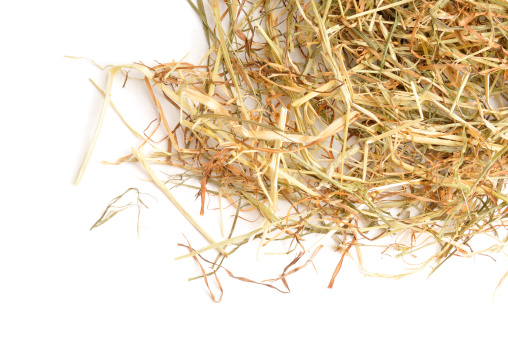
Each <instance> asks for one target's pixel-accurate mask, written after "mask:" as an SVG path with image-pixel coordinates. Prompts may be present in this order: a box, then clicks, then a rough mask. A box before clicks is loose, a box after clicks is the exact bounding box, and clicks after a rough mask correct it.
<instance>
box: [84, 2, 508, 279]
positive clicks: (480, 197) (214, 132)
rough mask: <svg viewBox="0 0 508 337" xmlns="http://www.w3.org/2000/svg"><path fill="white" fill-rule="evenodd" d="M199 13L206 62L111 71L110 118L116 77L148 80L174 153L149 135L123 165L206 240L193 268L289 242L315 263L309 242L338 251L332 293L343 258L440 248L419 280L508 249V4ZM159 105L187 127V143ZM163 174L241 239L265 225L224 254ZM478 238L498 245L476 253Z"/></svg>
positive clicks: (293, 5)
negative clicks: (252, 213) (161, 168)
mask: <svg viewBox="0 0 508 337" xmlns="http://www.w3.org/2000/svg"><path fill="white" fill-rule="evenodd" d="M189 2H190V1H189ZM190 5H192V6H193V7H194V9H195V10H196V13H197V14H198V15H199V16H200V17H201V18H202V21H203V27H204V30H205V33H206V36H207V38H208V40H209V44H210V50H209V53H208V54H207V55H205V56H204V58H203V62H202V63H201V64H199V65H192V64H188V63H185V62H183V61H181V62H171V63H164V64H159V65H157V66H154V67H149V66H146V65H143V64H128V65H120V66H117V67H113V68H111V69H110V70H109V73H110V77H109V82H108V87H107V88H106V90H105V95H106V99H105V103H104V107H103V111H102V116H103V115H104V114H105V112H106V110H107V108H108V106H109V105H110V103H111V100H110V96H111V88H112V83H113V77H114V75H115V74H116V73H118V72H119V71H121V70H124V69H132V70H136V71H137V72H139V73H141V74H142V75H143V76H144V78H145V82H146V86H147V89H148V92H149V93H150V94H151V96H152V98H153V101H154V103H155V106H156V107H157V109H158V112H159V118H158V128H159V131H160V130H165V133H166V135H167V139H168V142H167V147H163V148H162V146H161V144H160V143H156V142H154V141H153V140H152V139H151V138H150V136H149V135H142V134H139V133H136V135H137V136H139V137H140V138H141V139H142V146H139V147H137V148H136V149H133V154H132V155H131V156H128V157H125V158H122V159H121V161H138V162H139V163H140V164H141V165H142V166H143V167H144V168H145V169H146V171H147V173H148V174H149V175H150V176H151V178H152V179H153V180H154V182H155V183H156V184H157V185H158V186H159V187H160V188H161V189H162V190H163V191H164V193H165V194H166V195H167V196H168V197H169V198H170V199H171V200H172V201H173V202H174V203H175V205H177V207H178V208H179V209H180V211H181V212H182V213H183V214H184V215H185V216H186V217H187V219H188V220H189V221H190V222H191V223H192V224H193V225H194V226H195V227H196V228H197V229H198V230H199V231H200V232H201V233H202V234H203V235H204V236H205V237H206V238H207V239H208V241H209V242H210V245H209V246H207V247H203V248H201V249H198V250H196V251H194V250H192V249H191V252H190V253H189V254H188V255H186V257H190V256H194V257H196V256H197V254H200V253H202V252H204V251H207V250H211V249H217V250H218V251H219V252H220V254H221V256H222V257H224V256H226V255H228V254H231V253H232V252H234V251H235V250H236V249H238V247H240V246H241V245H242V244H244V243H246V242H248V240H250V239H252V238H253V237H254V238H255V239H256V240H259V245H260V247H263V246H266V245H268V244H269V243H270V242H272V241H273V240H280V239H287V240H288V243H289V242H291V243H292V244H293V243H294V244H296V245H301V247H302V251H305V248H304V247H305V246H304V245H303V243H304V241H305V236H306V235H308V234H313V235H317V236H319V237H321V238H329V237H332V238H335V239H336V240H337V242H339V243H340V245H341V247H342V250H341V253H342V259H341V260H340V263H339V265H338V266H337V267H336V269H335V273H333V277H332V280H331V282H330V287H331V286H332V285H333V281H334V278H335V276H336V275H337V273H338V271H339V269H340V265H341V264H342V260H343V259H344V257H345V256H349V257H351V258H353V259H354V260H355V261H356V262H357V263H358V264H359V265H360V266H361V265H362V262H363V261H362V257H361V251H360V247H361V246H363V245H367V244H369V243H370V242H371V241H374V240H376V242H380V241H379V240H380V239H382V238H388V237H390V238H391V243H390V244H389V245H388V247H389V248H395V249H396V250H397V251H398V254H399V255H407V254H413V253H414V252H416V251H417V250H418V249H420V248H422V247H434V248H435V249H434V250H432V254H431V256H429V259H428V260H427V262H424V263H422V264H420V265H419V266H418V268H415V269H414V270H418V269H421V268H423V267H425V266H427V265H428V263H430V262H434V265H433V266H434V268H436V267H438V266H440V265H441V264H442V263H443V262H444V261H446V260H447V259H448V258H449V257H451V256H454V255H461V256H473V255H475V254H486V253H491V252H495V251H499V250H501V249H502V248H503V247H504V246H505V245H506V242H507V237H506V232H505V229H506V228H505V223H504V222H503V221H504V218H505V217H506V216H507V214H508V213H507V211H508V197H507V196H506V195H505V194H504V193H503V187H504V182H505V179H506V178H507V177H508V171H507V169H506V164H507V160H508V154H507V152H508V134H507V132H508V118H507V117H508V109H507V108H506V106H507V104H506V102H507V98H508V91H507V88H506V86H505V83H506V80H507V78H508V36H507V34H508V20H507V18H508V2H507V1H506V0H488V1H486V0H482V1H472V0H463V1H457V0H438V1H434V0H431V1H421V0H402V1H391V0H344V1H331V0H322V1H318V0H251V1H245V0H230V1H224V2H220V1H219V0H209V3H206V2H203V1H202V0H199V1H197V4H193V3H192V2H190ZM207 15H208V16H207ZM207 17H208V18H212V17H213V20H207ZM132 73H134V72H131V74H132ZM153 90H160V91H161V92H162V93H163V94H164V97H165V98H166V99H167V100H168V101H169V102H171V104H172V105H173V106H174V107H176V109H177V110H173V111H172V112H171V113H174V112H175V111H179V113H180V123H179V124H178V125H177V127H176V128H175V129H171V128H170V125H169V122H168V120H167V119H168V117H167V115H166V114H168V113H169V112H165V111H163V109H162V107H161V104H160V103H159V101H158V99H157V98H156V95H155V94H154V92H153ZM101 120H102V118H101ZM129 127H130V126H129ZM131 129H132V128H131ZM99 130H100V124H99V128H98V132H99ZM132 130H133V129H132ZM98 132H97V135H98ZM133 132H135V131H134V130H133ZM95 140H96V138H94V143H95ZM92 149H93V146H92V147H91V150H90V152H89V153H88V155H87V159H86V160H85V165H84V166H83V169H82V171H81V172H80V176H79V177H81V176H82V173H83V172H84V168H85V167H86V163H87V162H88V159H89V157H90V154H91V152H92ZM142 149H144V150H142ZM155 163H156V164H167V165H172V166H176V167H181V168H183V169H185V173H183V174H182V175H180V176H179V178H178V179H176V180H174V181H172V182H173V183H178V181H180V183H181V184H183V183H182V182H181V180H183V181H184V182H185V181H187V180H188V179H197V180H198V181H199V182H200V186H199V187H198V188H199V190H200V192H199V193H200V198H201V213H203V212H204V211H205V202H206V199H207V198H208V197H209V195H211V194H213V195H218V196H219V197H220V199H221V200H223V199H224V198H227V200H229V201H230V202H231V203H234V204H235V205H236V207H237V213H236V214H237V215H236V217H235V219H234V224H235V225H236V222H237V219H238V217H239V214H240V212H243V211H245V210H248V209H256V210H257V211H259V213H260V214H261V215H262V218H263V221H262V222H261V223H260V225H259V227H258V228H257V229H256V230H254V231H252V232H250V233H247V234H244V235H240V236H235V234H234V232H233V231H231V233H230V234H229V235H227V233H226V235H225V237H226V239H225V240H222V241H220V240H215V241H214V239H213V238H212V237H210V235H208V234H207V231H206V228H203V227H202V226H200V225H199V224H198V221H196V220H195V219H193V218H192V217H191V216H190V215H189V214H188V213H187V212H186V211H185V210H184V209H183V208H182V207H181V206H180V205H179V204H178V202H177V201H176V200H175V198H174V197H173V195H172V194H171V192H170V191H169V188H170V187H171V186H172V184H171V181H169V182H164V181H161V180H160V178H158V177H157V175H156V174H155V173H154V171H153V169H152V168H151V165H152V164H155ZM79 179H80V178H78V180H79ZM281 202H283V203H285V204H287V205H290V207H289V211H287V212H286V211H284V212H282V211H281V208H282V207H281V205H280V203H281ZM233 229H234V226H233ZM394 234H395V235H394ZM477 235H482V236H485V237H488V238H490V244H489V245H487V246H486V247H484V248H483V249H481V250H478V251H474V250H473V248H472V245H471V244H470V243H471V242H470V240H471V239H472V238H473V237H475V236H477ZM381 241H382V240H381ZM313 242H314V241H313ZM321 242H323V243H324V242H325V241H321ZM306 248H307V249H308V248H309V247H308V246H307V247H306ZM352 248H354V249H352ZM318 249H319V247H318ZM300 257H301V256H300V255H298V259H299V258H300ZM295 263H296V261H295ZM336 263H337V261H335V262H334V266H335V264H336ZM212 267H213V268H215V269H218V268H219V265H218V264H214V263H212ZM296 268H298V267H296ZM414 270H413V271H414ZM228 273H229V271H228ZM289 273H291V270H290V269H288V268H286V270H285V272H284V273H283V276H282V279H283V280H284V282H285V279H284V276H285V275H288V274H289ZM205 276H206V274H205ZM279 279H280V278H279Z"/></svg>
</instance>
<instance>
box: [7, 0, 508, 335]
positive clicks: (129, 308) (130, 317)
mask: <svg viewBox="0 0 508 337" xmlns="http://www.w3.org/2000/svg"><path fill="white" fill-rule="evenodd" d="M1 7H2V19H1V20H0V28H1V31H2V46H3V48H2V50H3V51H2V53H1V54H0V60H1V61H2V65H3V71H2V75H3V76H2V79H1V86H2V87H1V91H0V92H1V100H0V109H1V115H0V116H1V117H0V140H1V144H2V159H1V163H2V164H1V166H0V167H1V169H0V172H1V174H0V184H1V185H0V186H1V191H2V193H1V197H0V198H1V204H0V205H1V206H0V209H1V212H0V336H94V337H101V336H180V335H182V334H185V335H188V336H197V335H198V334H207V335H212V336H214V335H221V336H237V335H238V336H242V335H246V336H251V335H252V336H254V335H281V334H283V333H284V334H287V335H293V336H303V335H322V336H332V335H334V336H336V335H344V336H349V335H353V336H360V335H375V336H407V335H411V336H424V335H436V336H442V335H445V333H446V334H448V333H453V334H454V335H458V336H480V335H482V336H491V335H505V334H506V324H505V323H504V321H505V317H506V314H507V313H508V312H507V306H506V301H507V300H508V284H506V285H504V286H502V287H501V288H500V290H499V291H498V294H497V296H496V298H495V300H494V302H492V293H493V291H494V289H495V287H496V285H497V283H498V282H499V280H500V278H501V277H502V275H503V274H504V273H505V272H506V270H507V269H508V268H507V267H508V264H507V260H506V258H504V257H501V256H498V257H497V258H498V262H497V263H494V262H493V261H492V260H491V259H489V258H486V257H481V256H480V257H477V258H476V259H455V260H453V261H451V262H449V263H448V265H445V266H444V267H443V268H442V269H440V270H438V272H436V274H434V275H433V276H432V277H431V278H430V279H429V280H426V274H423V273H421V274H418V275H416V276H414V277H410V278H406V279H403V280H398V281H392V280H386V279H376V278H365V277H363V276H361V274H360V273H359V272H358V270H357V268H356V267H355V265H354V264H353V263H352V262H351V261H348V259H346V261H345V263H344V266H343V269H342V270H341V272H340V274H339V276H338V278H337V280H336V282H335V287H334V289H333V290H328V289H326V285H327V283H328V281H329V278H330V276H331V273H332V272H333V269H334V268H335V265H336V263H337V262H338V259H339V255H338V254H332V252H331V249H330V248H328V249H327V250H325V251H324V253H323V256H321V258H320V257H319V255H318V258H317V259H316V268H317V270H318V273H316V272H315V271H314V270H313V269H312V267H310V266H309V267H308V268H307V269H305V270H302V271H301V272H299V273H297V274H296V275H295V276H294V277H290V278H288V281H289V283H290V286H292V288H291V289H292V293H291V294H289V295H283V294H280V293H278V292H276V291H274V290H272V289H268V288H266V287H261V286H257V285H252V284H246V283H242V282H239V281H236V280H233V279H231V278H229V277H228V276H227V275H226V274H225V273H223V272H221V273H220V274H219V276H220V278H221V282H222V284H223V287H224V289H225V292H224V298H223V301H222V303H220V304H215V303H213V302H212V301H211V300H210V298H209V295H208V293H207V290H206V288H205V285H204V283H203V281H202V280H197V281H193V282H187V278H188V277H192V276H196V275H198V268H197V266H196V265H195V262H194V261H193V260H190V259H189V260H184V261H175V260H174V258H175V257H176V256H179V255H182V254H184V253H185V252H186V251H185V249H183V248H181V247H177V243H183V242H184V239H183V236H182V234H181V233H185V234H186V235H187V236H188V237H189V238H191V239H192V240H193V241H192V242H194V243H193V245H194V247H195V248H197V247H199V245H200V244H201V243H203V241H200V240H201V239H200V238H199V236H198V235H196V233H195V231H194V230H193V229H192V228H191V227H190V225H188V223H187V222H186V221H185V220H184V219H183V217H182V216H181V215H180V214H178V213H177V211H176V210H175V209H174V208H173V207H172V206H171V205H170V203H169V202H168V201H167V200H166V199H165V198H164V196H163V195H162V194H161V193H160V192H158V191H157V190H156V189H155V188H154V187H153V186H152V185H151V184H150V183H148V182H143V181H142V179H145V178H146V177H147V176H146V175H145V174H144V173H143V171H142V170H141V169H139V168H138V167H137V166H136V165H132V164H128V165H121V166H104V165H101V164H100V161H101V160H110V161H113V160H115V159H116V158H118V157H120V156H122V155H125V154H127V153H128V149H129V147H130V146H135V145H136V144H137V143H136V141H135V140H134V139H133V138H132V137H131V136H129V135H128V133H127V132H126V131H125V130H124V128H123V127H122V126H121V124H120V123H119V120H118V118H117V117H116V116H115V115H114V113H113V112H112V111H110V113H109V115H108V117H107V118H106V121H105V124H104V134H103V136H102V137H101V138H100V140H99V143H98V147H97V152H96V153H95V155H94V157H93V158H92V161H91V163H90V167H89V170H88V172H87V174H86V175H85V178H84V180H83V182H82V184H81V185H80V186H79V187H75V186H73V185H72V181H73V179H74V177H75V174H76V172H77V170H78V167H79V165H80V163H81V160H82V158H83V155H84V153H85V151H86V148H87V146H88V143H89V141H90V140H91V136H92V134H93V130H94V128H95V124H96V121H97V118H98V113H99V110H100V105H101V102H102V99H101V95H100V94H99V93H98V92H97V91H96V89H95V88H94V87H93V86H92V85H91V84H90V83H89V82H88V77H92V78H94V79H95V80H96V81H97V82H98V83H99V84H101V85H102V86H104V85H105V80H106V74H105V73H104V72H101V71H100V70H98V69H97V68H95V67H94V66H93V65H91V64H90V63H88V62H86V61H77V60H70V59H66V58H63V55H75V56H83V57H88V58H91V59H94V60H96V61H97V62H99V63H101V64H109V63H114V64H119V63H123V62H132V61H143V62H145V63H147V64H154V63H153V60H157V61H160V62H167V61H171V60H173V59H175V60H179V59H180V58H181V57H183V56H184V55H185V54H187V53H188V52H191V55H190V57H189V58H188V60H190V61H197V60H198V59H199V58H200V55H201V54H202V53H203V52H204V51H205V50H206V46H205V45H204V39H203V31H202V29H201V26H200V24H199V22H198V19H197V17H196V15H194V13H193V12H192V10H191V8H190V7H189V6H188V5H187V2H186V1H184V0H178V1H153V0H151V1H142V2H140V1H95V0H93V1H86V2H80V3H78V2H72V1H55V0H49V1H43V2H40V1H33V0H30V1H24V2H12V1H11V2H8V4H3V5H2V6H1ZM119 81H121V80H120V79H119ZM129 85H131V86H130V87H128V88H127V89H124V90H123V91H122V90H117V91H115V93H114V96H113V100H114V101H116V102H117V104H118V105H119V106H120V108H122V107H124V109H125V112H127V111H129V113H130V114H131V116H135V115H139V116H147V117H146V118H149V116H152V115H153V116H154V111H153V107H152V106H151V105H150V101H149V98H148V96H146V97H130V98H129V97H128V92H129V91H128V90H132V88H134V87H135V86H136V85H139V84H136V83H135V81H132V83H131V82H129ZM115 95H116V96H115ZM115 97H118V99H115ZM121 97H123V98H124V99H125V100H122V99H120V98H121ZM150 114H152V115H150ZM133 118H134V117H133ZM148 120H150V119H148ZM113 135H114V136H113ZM129 187H138V188H139V189H140V190H142V191H143V192H147V193H151V194H152V195H154V196H155V197H156V198H157V199H158V202H155V201H153V200H152V199H150V198H148V199H146V200H147V202H148V204H149V206H150V209H149V210H144V211H143V213H142V215H141V226H142V228H141V235H140V238H139V239H138V238H137V236H136V220H135V217H136V211H135V210H134V209H131V210H130V211H127V212H125V213H124V214H121V215H118V216H117V217H116V218H115V219H114V220H113V221H112V222H110V223H108V224H106V225H104V226H103V227H100V228H98V229H97V230H94V231H92V232H90V231H88V229H89V227H90V226H91V225H92V224H93V223H94V222H95V220H96V219H97V218H98V217H99V216H100V214H101V212H102V210H103V209H104V207H105V206H106V205H107V203H108V202H109V201H110V200H111V199H112V198H113V197H115V196H116V195H118V194H120V193H122V192H123V191H125V190H126V189H127V188H129ZM175 193H176V194H177V195H178V196H179V198H181V199H182V200H184V202H185V204H186V205H187V207H188V208H189V209H194V210H195V213H197V212H198V207H199V201H194V194H195V191H190V190H185V189H179V190H177V191H176V192H175ZM187 200H188V201H187ZM217 219H218V215H217V214H216V213H214V212H212V211H208V212H207V215H206V218H205V219H203V218H199V220H200V222H201V223H206V226H208V227H209V228H217V226H216V224H217ZM208 227H207V228H208ZM213 233H215V234H218V233H219V232H218V231H216V232H213ZM254 251H255V249H252V247H251V249H250V250H249V248H247V249H246V251H245V252H244V253H241V252H238V254H242V255H238V257H237V258H236V260H232V261H228V262H227V263H228V264H227V265H226V266H228V267H231V270H232V271H233V272H234V273H235V274H238V275H241V276H246V277H251V278H254V279H256V280H262V279H263V277H264V276H265V274H267V275H269V276H272V277H276V276H277V274H276V273H275V271H280V270H281V266H283V264H281V259H280V258H272V257H265V258H263V259H261V260H260V261H257V260H256V259H255V258H254ZM241 258H243V259H241ZM289 258H290V259H292V258H293V256H290V257H289ZM373 258H375V259H377V260H379V261H381V260H382V262H383V263H385V264H386V263H388V264H395V265H397V266H400V267H403V266H404V265H403V264H402V263H401V261H399V260H396V259H390V258H389V257H384V258H381V257H380V256H379V255H375V256H374V257H373ZM274 273H275V274H274ZM214 290H215V291H216V288H214Z"/></svg>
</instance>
